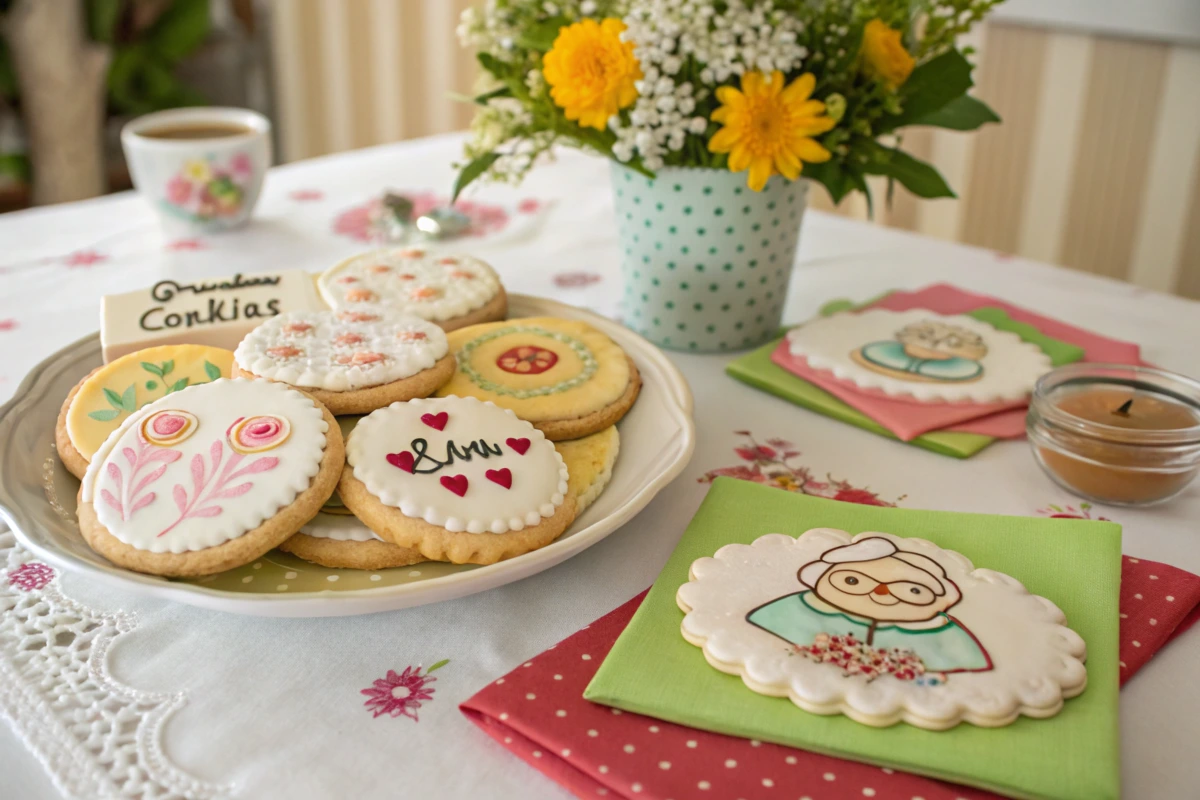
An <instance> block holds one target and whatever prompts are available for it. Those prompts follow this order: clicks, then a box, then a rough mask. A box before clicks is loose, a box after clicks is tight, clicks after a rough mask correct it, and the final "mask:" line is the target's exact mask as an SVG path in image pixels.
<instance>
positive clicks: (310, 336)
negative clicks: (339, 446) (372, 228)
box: [234, 307, 454, 415]
mask: <svg viewBox="0 0 1200 800" xmlns="http://www.w3.org/2000/svg"><path fill="white" fill-rule="evenodd" d="M234 361H235V364H234V367H235V372H236V374H237V375H239V376H241V377H247V378H266V379H267V380H272V381H279V382H280V383H286V384H288V385H290V386H294V387H296V388H298V389H303V390H304V391H306V392H308V393H309V394H311V395H312V396H313V397H315V398H317V400H319V401H321V402H322V403H324V404H325V406H326V407H327V408H328V409H329V410H330V411H331V412H332V413H333V414H338V415H340V414H366V413H369V412H371V411H374V410H375V409H377V408H383V407H384V406H386V405H389V404H391V403H394V402H396V401H398V400H409V399H411V398H413V397H428V396H429V395H430V394H432V393H433V392H434V391H435V390H436V389H437V388H438V387H439V386H441V385H442V384H443V383H445V382H446V381H447V380H449V378H450V376H451V374H453V372H454V356H453V355H451V354H450V352H449V346H448V344H447V342H446V334H445V333H444V332H443V331H442V329H441V328H439V327H438V326H437V325H434V324H433V323H431V322H426V321H425V320H423V319H420V318H418V317H413V316H409V315H407V314H401V313H400V312H397V311H392V310H390V309H386V308H382V307H372V308H362V309H358V310H350V309H344V310H342V311H294V312H291V313H289V314H281V315H279V316H277V317H273V318H272V319H270V320H268V321H267V322H264V323H263V324H262V325H259V326H258V327H257V328H255V329H254V330H253V331H251V332H250V333H249V334H248V335H247V336H246V338H244V339H242V342H241V344H239V345H238V348H237V350H236V351H235V353H234Z"/></svg>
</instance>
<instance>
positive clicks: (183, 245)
mask: <svg viewBox="0 0 1200 800" xmlns="http://www.w3.org/2000/svg"><path fill="white" fill-rule="evenodd" d="M167 249H168V250H207V249H208V245H207V244H205V243H204V240H203V239H176V240H175V241H173V242H169V243H168V244H167Z"/></svg>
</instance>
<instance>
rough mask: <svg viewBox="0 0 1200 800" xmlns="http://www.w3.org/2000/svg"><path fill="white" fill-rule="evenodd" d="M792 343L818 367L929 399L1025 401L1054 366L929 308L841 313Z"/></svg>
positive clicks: (802, 331)
mask: <svg viewBox="0 0 1200 800" xmlns="http://www.w3.org/2000/svg"><path fill="white" fill-rule="evenodd" d="M787 338H788V349H789V350H790V352H791V354H792V355H793V356H798V357H802V358H804V359H806V360H807V361H808V363H809V365H810V366H811V367H813V368H814V369H823V370H829V371H831V372H832V373H833V374H834V375H835V376H837V377H838V378H841V379H842V380H845V381H848V382H850V383H853V384H855V385H856V386H858V387H859V388H862V389H866V390H877V391H882V392H884V393H885V394H888V395H890V396H894V397H897V398H899V399H912V400H917V401H923V402H957V401H969V402H978V403H990V402H1001V401H1006V400H1020V399H1022V398H1023V397H1026V396H1028V395H1029V393H1030V392H1032V391H1033V385H1034V383H1035V382H1036V381H1037V379H1038V378H1039V377H1041V376H1042V375H1043V374H1045V373H1046V372H1048V371H1049V370H1050V369H1051V368H1052V364H1051V361H1050V356H1048V355H1046V353H1045V352H1043V351H1042V350H1041V348H1039V347H1038V346H1037V345H1034V344H1032V343H1030V342H1026V341H1024V340H1023V339H1021V337H1019V336H1017V335H1016V334H1015V333H1012V332H1010V331H1002V330H998V329H996V328H994V327H992V326H991V325H988V324H987V323H986V322H982V321H980V320H977V319H975V318H974V317H970V316H967V315H965V314H959V315H954V316H947V315H943V314H937V313H934V312H932V311H927V310H924V309H911V310H909V311H890V310H887V309H880V308H875V309H867V310H866V311H862V312H859V313H845V314H835V315H833V316H831V317H825V318H822V319H818V320H814V321H813V322H810V323H808V324H805V325H802V326H800V327H799V328H795V329H793V330H792V331H790V332H789V333H788V337H787Z"/></svg>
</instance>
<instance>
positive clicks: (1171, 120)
mask: <svg viewBox="0 0 1200 800" xmlns="http://www.w3.org/2000/svg"><path fill="white" fill-rule="evenodd" d="M470 2H471V0H337V2H333V1H332V0H274V2H273V3H272V4H271V9H272V12H273V14H272V26H271V27H272V44H273V52H274V66H275V70H274V72H275V90H276V92H275V94H276V104H277V108H278V113H277V117H278V124H279V128H280V133H281V138H282V142H281V145H282V151H283V156H284V158H286V159H288V160H294V159H298V158H306V157H309V156H315V155H320V154H323V153H329V152H335V151H339V150H346V149H351V148H355V147H363V146H366V145H371V144H378V143H383V142H391V141H397V140H400V139H405V138H411V137H415V136H424V135H428V134H431V133H439V132H443V131H450V130H457V129H461V128H463V127H465V126H466V124H467V122H468V121H469V120H470V118H471V114H472V108H471V106H470V105H468V104H465V103H459V102H455V101H453V100H451V99H449V95H450V94H451V93H459V94H466V93H469V90H470V87H471V83H472V81H473V78H474V74H475V65H474V60H473V58H472V55H471V54H470V53H468V52H465V51H463V50H461V49H460V48H459V47H458V45H457V41H456V39H455V34H454V28H455V26H456V24H457V20H458V16H459V13H460V11H461V10H462V8H464V7H466V6H467V5H469V4H470ZM971 40H972V41H971V44H973V45H974V46H975V47H976V49H977V50H978V55H977V63H978V64H979V68H978V70H977V71H976V80H977V84H978V86H977V89H976V92H977V94H978V95H979V96H980V97H982V98H983V99H985V100H987V101H988V102H989V103H990V104H991V105H992V106H993V107H994V108H995V109H996V111H997V112H998V113H999V114H1000V116H1001V117H1002V118H1003V119H1004V123H1003V124H1002V125H998V126H989V127H987V128H985V129H983V130H982V131H980V132H978V133H977V134H961V133H955V132H952V131H940V130H932V129H915V130H911V131H909V132H908V133H907V134H906V135H905V141H904V146H905V147H906V149H908V150H909V151H911V152H912V153H913V154H914V155H917V156H918V157H921V158H925V159H927V160H929V161H932V162H933V163H934V164H935V165H937V167H938V168H939V169H940V170H941V171H942V173H943V174H944V175H945V176H946V178H947V179H948V180H949V181H950V184H951V185H952V186H953V187H954V188H955V189H956V191H957V192H958V193H959V198H960V199H957V200H938V201H919V200H917V199H916V198H913V197H911V196H909V195H907V193H905V192H904V190H903V189H900V188H897V190H896V195H895V198H894V202H893V204H892V206H891V207H890V208H887V207H885V206H884V204H883V202H882V198H883V197H884V193H885V185H884V184H883V183H882V181H879V180H875V181H873V187H874V189H875V190H876V191H875V194H876V197H877V199H878V200H879V202H878V205H877V207H876V213H875V221H876V222H878V223H880V224H885V225H892V226H896V227H900V228H905V229H908V230H914V231H919V232H921V233H925V234H928V235H932V236H938V237H942V238H946V239H954V240H958V241H963V242H968V243H970V244H975V245H979V246H982V247H988V248H992V249H995V250H1000V251H1004V252H1008V253H1015V254H1019V255H1023V256H1027V257H1029V258H1034V259H1038V260H1042V261H1049V262H1052V263H1058V264H1063V265H1066V266H1068V267H1071V268H1073V269H1079V270H1083V271H1086V272H1092V273H1097V274H1100V275H1107V276H1111V277H1114V278H1120V279H1124V280H1128V281H1131V282H1133V283H1136V284H1138V285H1140V286H1145V287H1147V288H1152V289H1159V290H1162V291H1167V292H1175V293H1178V294H1182V295H1185V296H1188V297H1195V298H1197V299H1200V100H1198V98H1200V89H1197V87H1200V48H1198V47H1192V46H1187V45H1181V44H1174V45H1172V44H1167V43H1160V42H1154V41H1147V40H1135V39H1119V38H1112V37H1108V36H1092V35H1086V34H1081V33H1072V32H1062V31H1054V30H1046V29H1039V28H1034V27H1027V26H1023V25H1018V24H1014V23H1010V22H993V23H991V24H989V25H987V26H984V27H983V28H981V29H979V30H977V31H976V32H974V33H973V34H972V37H971ZM810 198H811V202H812V203H813V205H814V207H817V208H823V209H829V208H830V204H829V201H828V198H827V197H826V196H825V195H824V193H823V192H814V193H813V194H811V195H810ZM836 211H837V212H838V213H842V214H847V215H851V216H858V217H865V216H866V205H865V203H864V202H863V201H862V199H861V198H850V199H848V200H847V201H844V202H843V203H842V205H841V206H840V207H839V208H838V209H836Z"/></svg>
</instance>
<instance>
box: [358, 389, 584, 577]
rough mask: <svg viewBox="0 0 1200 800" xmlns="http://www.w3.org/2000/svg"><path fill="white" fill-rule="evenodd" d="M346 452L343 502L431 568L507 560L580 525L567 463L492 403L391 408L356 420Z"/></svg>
mask: <svg viewBox="0 0 1200 800" xmlns="http://www.w3.org/2000/svg"><path fill="white" fill-rule="evenodd" d="M347 447H348V449H347V463H346V469H345V471H344V472H343V474H342V480H341V483H340V484H339V486H338V493H339V494H340V495H341V497H342V502H344V503H345V504H346V506H347V507H348V508H349V509H350V510H351V511H353V512H354V514H355V516H357V517H358V518H359V519H361V520H362V521H363V522H364V523H365V524H366V525H367V527H369V528H370V529H371V530H372V531H374V532H375V533H376V534H378V535H379V537H380V538H382V539H384V540H386V541H389V542H391V543H393V544H396V545H400V546H401V547H408V548H412V549H414V550H417V551H419V552H420V553H421V554H422V555H424V556H425V557H426V558H429V559H433V560H435V561H453V562H454V563H456V564H463V563H470V564H491V563H494V562H496V561H501V560H503V559H505V558H511V557H513V556H517V555H520V554H522V553H526V552H529V551H530V550H536V549H537V548H539V547H542V546H544V545H547V544H549V543H550V542H552V541H554V539H555V538H556V537H557V536H558V535H559V534H560V533H562V532H563V531H564V530H566V527H567V526H568V525H569V524H570V523H571V520H573V519H574V518H575V503H574V501H573V500H572V499H570V498H568V497H567V479H568V475H569V473H568V471H567V467H566V465H565V464H564V463H563V459H562V456H560V455H559V454H558V453H557V452H556V451H555V449H554V445H552V444H551V443H550V442H549V441H547V439H546V437H545V436H543V435H542V434H541V432H540V431H538V430H536V429H535V428H534V427H533V426H532V425H530V424H529V423H527V422H523V421H521V420H519V419H517V418H516V416H515V415H513V413H512V412H511V411H507V410H505V409H502V408H500V407H498V406H496V405H493V404H492V403H485V402H482V401H480V400H476V399H475V398H471V397H466V398H464V397H447V398H443V399H440V400H410V401H409V402H407V403H395V404H393V405H390V406H388V407H387V408H381V409H379V410H378V411H376V412H374V413H372V414H370V415H368V416H366V417H364V418H363V419H362V420H361V421H359V423H358V425H357V426H356V427H355V429H354V432H353V433H352V434H351V435H350V439H349V442H348V443H347Z"/></svg>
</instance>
